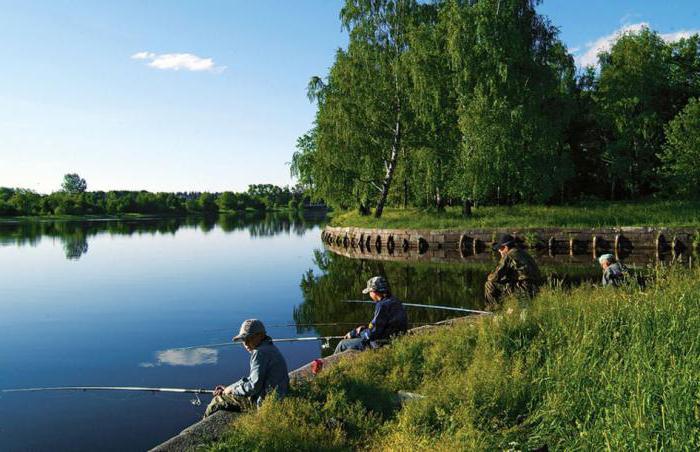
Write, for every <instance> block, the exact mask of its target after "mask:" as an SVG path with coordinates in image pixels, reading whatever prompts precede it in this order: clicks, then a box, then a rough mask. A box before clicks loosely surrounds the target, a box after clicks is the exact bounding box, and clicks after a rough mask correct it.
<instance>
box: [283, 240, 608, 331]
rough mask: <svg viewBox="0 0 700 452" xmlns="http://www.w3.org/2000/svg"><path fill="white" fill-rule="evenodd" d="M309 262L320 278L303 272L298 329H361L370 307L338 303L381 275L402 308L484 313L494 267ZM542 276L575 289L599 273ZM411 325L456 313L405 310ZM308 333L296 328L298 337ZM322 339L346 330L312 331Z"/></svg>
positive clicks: (328, 258) (324, 254)
mask: <svg viewBox="0 0 700 452" xmlns="http://www.w3.org/2000/svg"><path fill="white" fill-rule="evenodd" d="M314 262H315V264H316V265H317V266H318V268H319V270H320V273H319V274H316V273H315V272H314V271H313V270H308V271H307V272H306V273H305V274H304V275H302V278H301V283H300V286H301V291H302V295H303V299H304V301H303V302H302V303H301V305H299V306H296V307H295V308H294V321H295V322H296V323H297V324H319V323H331V322H356V323H357V324H358V325H360V324H366V323H367V322H368V321H369V320H370V319H371V317H372V313H373V306H372V305H370V304H367V305H366V306H365V305H362V304H354V303H344V302H343V300H357V299H369V298H368V297H367V296H366V295H363V294H362V289H364V288H365V284H366V281H367V279H369V278H371V277H372V276H376V275H382V276H384V277H386V278H387V279H388V280H389V283H390V284H391V287H392V290H393V293H394V295H396V296H397V297H399V298H400V299H401V300H402V301H405V302H407V303H420V304H432V305H443V306H455V307H463V308H468V309H484V305H485V300H484V296H483V287H484V282H485V281H486V275H487V274H488V272H489V271H491V270H492V269H493V267H494V266H495V265H496V258H495V257H494V260H493V263H492V264H488V263H470V264H437V263H421V262H410V263H406V262H386V261H376V260H364V259H350V258H347V257H344V256H340V255H337V254H334V253H332V252H331V251H320V250H316V251H314ZM542 270H543V273H544V274H545V275H547V276H548V277H549V279H550V280H551V281H556V283H557V284H563V285H576V284H580V283H581V282H582V281H594V280H597V279H598V278H599V272H600V270H599V269H598V268H597V267H596V266H595V265H594V264H591V265H590V266H562V267H551V266H546V267H543V268H542ZM407 312H408V320H409V322H410V323H411V324H412V325H418V324H424V323H434V322H437V321H440V320H445V319H448V318H451V317H456V316H459V315H460V314H459V313H457V312H454V311H445V310H437V309H426V308H411V307H409V308H407ZM310 329H312V328H311V327H306V326H300V327H298V328H297V331H298V332H299V333H303V332H306V331H309V330H310ZM313 329H314V330H316V331H318V333H319V334H320V335H323V336H333V335H338V334H343V333H345V332H346V331H347V330H349V329H350V327H348V326H347V325H345V326H319V327H316V328H313Z"/></svg>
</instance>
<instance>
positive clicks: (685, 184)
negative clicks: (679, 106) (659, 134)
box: [659, 99, 700, 197]
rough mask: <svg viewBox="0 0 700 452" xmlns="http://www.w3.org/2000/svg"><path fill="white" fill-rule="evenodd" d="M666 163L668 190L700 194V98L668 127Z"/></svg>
mask: <svg viewBox="0 0 700 452" xmlns="http://www.w3.org/2000/svg"><path fill="white" fill-rule="evenodd" d="M659 157H660V158H661V161H662V162H663V168H662V174H663V175H664V177H665V182H666V183H667V184H668V185H667V186H665V187H664V189H665V191H667V192H668V193H677V194H679V195H681V196H686V197H697V196H698V195H700V166H699V165H698V162H700V101H698V99H691V100H690V102H688V105H686V107H685V108H684V109H683V111H681V112H680V113H679V114H678V116H676V117H675V118H674V119H673V121H671V122H670V123H669V124H668V125H667V126H666V145H665V146H664V150H663V152H662V153H661V155H660V156H659Z"/></svg>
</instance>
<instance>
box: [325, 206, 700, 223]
mask: <svg viewBox="0 0 700 452" xmlns="http://www.w3.org/2000/svg"><path fill="white" fill-rule="evenodd" d="M331 225H332V226H343V227H350V226H353V227H362V228H378V229H407V228H411V229H454V228H500V227H510V228H513V227H518V228H537V227H621V226H664V227H695V226H700V202H697V201H645V202H598V203H582V204H580V205H576V206H529V205H516V206H510V207H509V206H486V207H478V208H475V209H473V213H472V215H471V216H470V217H464V216H462V212H461V209H460V208H457V207H448V208H447V209H446V211H445V212H443V213H437V212H431V211H424V210H419V209H413V208H411V209H397V208H388V209H385V210H384V213H383V215H382V218H379V219H377V218H374V217H373V216H371V215H368V216H361V215H359V214H358V213H357V212H356V211H348V212H338V213H336V214H334V215H333V217H332V219H331Z"/></svg>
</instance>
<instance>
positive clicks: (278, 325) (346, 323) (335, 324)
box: [204, 322, 357, 332]
mask: <svg viewBox="0 0 700 452" xmlns="http://www.w3.org/2000/svg"><path fill="white" fill-rule="evenodd" d="M345 325H357V322H326V323H277V324H273V325H267V324H265V326H266V327H267V328H286V327H292V326H295V327H301V326H345ZM232 329H233V328H231V327H226V328H212V329H209V330H204V331H205V332H210V331H230V330H232Z"/></svg>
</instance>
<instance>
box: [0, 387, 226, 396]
mask: <svg viewBox="0 0 700 452" xmlns="http://www.w3.org/2000/svg"><path fill="white" fill-rule="evenodd" d="M39 391H135V392H176V393H179V394H213V393H214V391H212V390H211V389H200V388H196V389H189V388H145V387H139V386H54V387H47V388H17V389H1V390H0V392H39Z"/></svg>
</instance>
